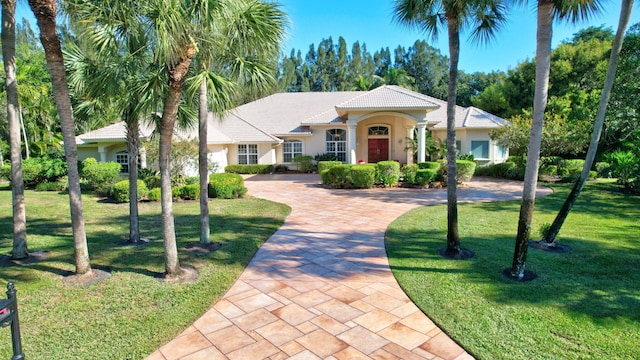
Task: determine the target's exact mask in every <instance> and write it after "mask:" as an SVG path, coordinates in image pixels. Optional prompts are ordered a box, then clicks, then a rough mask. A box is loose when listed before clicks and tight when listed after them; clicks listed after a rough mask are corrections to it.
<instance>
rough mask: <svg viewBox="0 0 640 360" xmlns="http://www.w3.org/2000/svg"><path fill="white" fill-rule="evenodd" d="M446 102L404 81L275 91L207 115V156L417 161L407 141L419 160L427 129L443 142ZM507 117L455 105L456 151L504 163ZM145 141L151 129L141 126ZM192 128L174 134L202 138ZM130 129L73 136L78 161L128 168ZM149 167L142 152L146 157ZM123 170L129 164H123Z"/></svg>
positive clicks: (262, 160) (255, 160) (223, 159)
mask: <svg viewBox="0 0 640 360" xmlns="http://www.w3.org/2000/svg"><path fill="white" fill-rule="evenodd" d="M446 105H447V104H446V102H445V101H442V100H439V99H436V98H433V97H430V96H427V95H423V94H420V93H417V92H414V91H411V90H407V89H405V88H402V87H399V86H392V85H388V86H382V87H379V88H376V89H374V90H371V91H344V92H302V93H277V94H273V95H270V96H267V97H265V98H262V99H259V100H256V101H253V102H250V103H247V104H245V105H242V106H239V107H237V108H235V109H234V110H232V111H230V112H229V113H228V114H227V115H226V116H224V118H222V119H220V118H217V117H214V116H213V115H210V116H209V137H208V141H207V144H208V149H209V158H210V159H211V160H212V161H215V162H217V163H218V165H219V166H218V169H219V171H223V169H224V167H225V166H226V165H228V164H284V165H287V164H290V163H291V162H292V159H293V158H294V157H295V156H297V155H316V154H323V153H333V154H335V156H336V157H337V158H338V159H339V160H341V161H343V162H345V163H351V164H355V163H357V162H359V161H365V162H370V163H375V162H378V161H382V160H395V161H398V162H400V163H401V164H407V163H412V162H413V156H412V154H411V153H408V152H407V151H405V148H406V146H407V138H413V136H414V133H416V131H415V130H417V134H418V135H417V137H418V139H417V140H418V144H419V145H418V149H419V151H418V161H424V160H425V157H426V155H425V152H424V141H425V136H426V132H427V131H429V132H431V134H432V136H433V137H434V138H437V139H440V140H442V141H443V142H444V141H445V140H446V127H447V124H446V123H447V121H446ZM506 124H507V121H505V120H504V119H502V118H500V117H497V116H495V115H493V114H490V113H487V112H486V111H483V110H480V109H477V108H474V107H468V108H464V107H456V138H457V146H458V151H459V152H460V153H462V154H466V153H471V154H473V155H474V157H475V159H476V161H478V162H479V163H480V164H489V163H497V162H502V161H505V160H506V159H507V157H508V150H507V149H505V148H503V147H501V146H498V145H497V144H496V143H495V141H493V140H491V138H490V137H489V133H490V131H491V130H493V129H496V128H499V127H502V126H505V125H506ZM140 130H141V138H148V137H149V136H150V135H151V133H152V129H150V128H148V127H141V129H140ZM197 131H198V130H197V129H195V130H193V132H192V133H182V134H176V136H175V137H174V138H176V139H180V138H182V139H194V138H197V136H198V135H197ZM125 135H126V130H125V126H124V124H123V123H116V124H113V125H109V126H106V127H104V128H101V129H98V130H94V131H91V132H88V133H85V134H82V135H79V136H78V137H77V138H76V141H77V144H78V158H79V159H80V160H82V159H85V158H87V157H95V158H96V159H98V160H99V161H116V162H119V163H121V164H123V165H125V169H128V157H127V152H126V145H125V138H126V136H125ZM139 163H140V164H141V165H142V166H143V167H144V166H145V160H144V150H141V161H139ZM123 170H124V169H123Z"/></svg>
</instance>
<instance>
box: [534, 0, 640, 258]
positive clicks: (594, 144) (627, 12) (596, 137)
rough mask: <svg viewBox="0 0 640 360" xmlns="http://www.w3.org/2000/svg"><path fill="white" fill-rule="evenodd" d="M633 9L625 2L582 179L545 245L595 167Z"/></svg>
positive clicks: (631, 5)
mask: <svg viewBox="0 0 640 360" xmlns="http://www.w3.org/2000/svg"><path fill="white" fill-rule="evenodd" d="M632 7H633V0H623V1H622V7H621V9H620V20H619V21H618V30H617V31H616V37H615V38H614V39H613V46H612V48H611V55H610V57H609V66H608V68H607V76H606V78H605V81H604V88H603V89H602V94H601V96H600V105H599V106H598V113H597V114H596V121H595V123H594V125H593V132H592V133H591V142H590V143H589V150H587V156H586V158H585V161H584V166H583V168H582V172H581V173H580V177H579V178H578V181H576V183H575V185H574V186H573V189H571V193H569V196H567V199H566V200H565V202H564V204H562V208H560V211H559V212H558V215H556V218H555V220H553V224H551V227H550V228H549V231H548V232H547V234H546V235H545V236H544V237H543V239H542V241H541V242H543V243H545V244H547V245H548V246H552V245H551V244H554V241H555V239H556V236H557V235H558V232H560V228H562V224H564V221H565V219H566V218H567V215H569V211H571V208H572V207H573V205H574V204H575V202H576V200H577V199H578V197H579V196H580V193H581V192H582V189H583V188H584V184H585V182H586V181H587V178H588V177H589V171H590V170H591V167H592V166H593V162H594V160H595V158H596V153H597V152H598V143H599V142H600V135H601V134H602V127H603V125H604V116H605V114H606V112H607V103H608V102H609V97H610V95H611V89H612V88H613V82H614V81H615V78H616V69H617V67H618V60H619V59H620V50H622V42H623V40H624V33H625V31H626V29H627V25H628V24H629V18H630V17H631V10H632Z"/></svg>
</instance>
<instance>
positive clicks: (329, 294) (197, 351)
mask: <svg viewBox="0 0 640 360" xmlns="http://www.w3.org/2000/svg"><path fill="white" fill-rule="evenodd" d="M318 183H319V177H318V176H317V175H259V176H254V177H251V178H248V179H247V180H246V185H247V187H248V188H249V195H251V196H255V197H260V198H265V199H269V200H273V201H277V202H281V203H285V204H287V205H289V206H291V208H292V211H291V214H290V215H289V217H288V218H287V219H286V221H285V223H284V225H283V226H282V227H281V228H280V229H279V230H278V231H277V232H276V233H275V234H273V236H271V238H269V240H268V241H267V242H266V243H265V244H264V245H263V246H262V247H261V248H260V250H259V251H258V252H257V253H256V255H255V257H254V258H253V259H252V260H251V262H250V263H249V265H248V266H247V268H246V269H245V271H244V272H243V273H242V275H241V276H240V278H239V279H238V281H237V282H236V283H235V284H234V285H233V286H232V287H231V289H230V290H229V292H228V293H227V294H225V295H224V297H223V298H222V299H220V300H219V301H218V302H217V303H216V304H215V305H213V307H212V308H211V309H210V310H209V311H207V312H206V313H205V314H204V315H203V316H202V317H201V318H200V319H198V320H197V321H196V322H194V323H193V325H192V326H190V327H189V328H188V329H187V330H185V331H184V332H183V333H182V334H181V335H180V336H178V337H176V338H175V339H173V340H172V341H171V342H169V343H168V344H166V345H164V346H163V347H161V348H160V349H159V350H157V351H156V352H154V353H153V354H152V355H151V356H150V357H149V358H148V359H153V360H155V359H166V360H172V359H191V360H193V359H243V360H254V359H285V358H291V359H470V358H472V357H471V356H470V355H469V354H467V353H466V352H465V351H464V349H462V348H461V347H460V346H458V345H457V344H456V343H455V342H454V341H452V340H451V339H450V338H449V337H448V336H447V335H446V334H444V333H443V332H442V331H441V330H440V329H439V328H438V327H437V326H435V325H434V324H433V322H432V321H431V320H430V319H429V318H428V317H427V316H426V315H424V314H423V313H422V312H421V311H420V310H419V309H418V308H417V307H416V306H415V305H414V304H413V303H412V302H411V301H410V300H409V298H407V296H406V295H405V294H404V292H403V291H402V290H401V289H400V287H399V286H398V283H397V282H396V280H395V278H394V277H393V275H392V274H391V270H390V269H389V263H388V260H387V257H386V252H385V248H384V232H385V230H386V228H387V226H388V225H389V224H390V223H391V222H392V221H393V220H394V219H395V218H397V217H398V216H400V215H402V214H404V213H405V212H407V211H409V210H411V209H413V208H415V207H418V206H421V205H429V204H437V203H445V202H446V190H445V189H439V190H436V189H427V190H418V189H371V190H335V189H334V190H329V189H324V188H322V187H320V186H319V185H318ZM550 192H551V191H550V190H549V189H542V188H541V189H540V190H539V195H544V194H548V193H550ZM521 196H522V183H519V182H509V181H495V180H485V179H480V180H477V179H476V180H474V181H472V182H470V183H469V184H467V186H465V187H461V188H459V192H458V199H459V201H460V202H476V201H496V200H508V199H519V198H521Z"/></svg>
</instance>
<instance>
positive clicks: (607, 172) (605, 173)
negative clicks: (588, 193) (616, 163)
mask: <svg viewBox="0 0 640 360" xmlns="http://www.w3.org/2000/svg"><path fill="white" fill-rule="evenodd" d="M596 172H597V173H598V177H601V178H610V177H611V165H610V164H609V163H608V162H604V161H602V162H597V163H596Z"/></svg>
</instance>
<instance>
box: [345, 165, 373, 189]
mask: <svg viewBox="0 0 640 360" xmlns="http://www.w3.org/2000/svg"><path fill="white" fill-rule="evenodd" d="M348 178H349V180H350V181H351V183H352V184H353V187H354V188H356V189H369V188H371V187H372V186H373V184H374V183H375V180H376V167H375V166H373V165H367V164H363V165H352V166H351V167H350V169H349V175H348Z"/></svg>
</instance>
